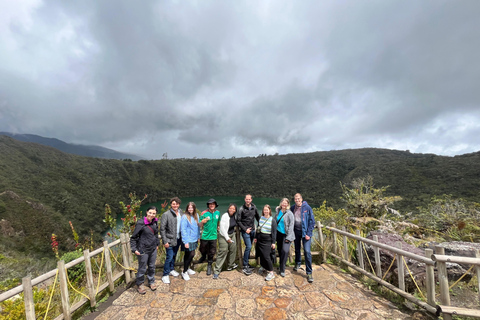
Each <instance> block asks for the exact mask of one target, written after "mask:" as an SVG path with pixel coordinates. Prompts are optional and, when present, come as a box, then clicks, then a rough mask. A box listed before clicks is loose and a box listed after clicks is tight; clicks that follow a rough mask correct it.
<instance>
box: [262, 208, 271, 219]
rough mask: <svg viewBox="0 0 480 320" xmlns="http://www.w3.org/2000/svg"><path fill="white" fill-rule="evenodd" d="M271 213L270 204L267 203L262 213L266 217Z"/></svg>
mask: <svg viewBox="0 0 480 320" xmlns="http://www.w3.org/2000/svg"><path fill="white" fill-rule="evenodd" d="M271 214H272V212H271V209H270V206H268V205H267V206H265V207H263V215H264V216H265V217H267V218H268V217H270V215H271Z"/></svg>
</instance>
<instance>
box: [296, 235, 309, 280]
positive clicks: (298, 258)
mask: <svg viewBox="0 0 480 320" xmlns="http://www.w3.org/2000/svg"><path fill="white" fill-rule="evenodd" d="M302 244H303V254H304V256H305V267H306V269H307V274H311V273H312V252H311V251H310V247H311V246H312V238H310V240H307V239H305V238H302V230H298V229H295V264H300V263H302V255H301V253H300V249H301V245H302Z"/></svg>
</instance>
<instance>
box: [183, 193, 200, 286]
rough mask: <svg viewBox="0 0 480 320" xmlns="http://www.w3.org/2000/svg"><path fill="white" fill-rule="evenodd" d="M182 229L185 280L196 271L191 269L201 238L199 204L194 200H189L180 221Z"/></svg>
mask: <svg viewBox="0 0 480 320" xmlns="http://www.w3.org/2000/svg"><path fill="white" fill-rule="evenodd" d="M180 229H181V233H182V242H183V244H182V251H184V252H185V255H184V257H183V272H182V278H183V279H184V280H185V281H188V280H190V276H191V275H193V274H195V271H193V270H192V269H190V265H191V264H192V261H193V257H195V250H196V249H197V247H198V241H199V239H200V225H199V224H198V213H197V206H196V205H195V203H194V202H189V203H188V204H187V208H186V209H185V213H184V215H183V216H182V220H181V222H180Z"/></svg>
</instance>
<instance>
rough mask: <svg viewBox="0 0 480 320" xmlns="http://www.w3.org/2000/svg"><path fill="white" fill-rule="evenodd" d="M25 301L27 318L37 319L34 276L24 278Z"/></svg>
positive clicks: (30, 319)
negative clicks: (33, 285)
mask: <svg viewBox="0 0 480 320" xmlns="http://www.w3.org/2000/svg"><path fill="white" fill-rule="evenodd" d="M22 285H23V303H24V304H25V317H26V318H27V320H35V303H34V302H33V288H32V277H30V276H28V277H25V278H23V279H22Z"/></svg>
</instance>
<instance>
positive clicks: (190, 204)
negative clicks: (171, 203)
mask: <svg viewBox="0 0 480 320" xmlns="http://www.w3.org/2000/svg"><path fill="white" fill-rule="evenodd" d="M190 206H192V208H193V214H190V212H188V207H190ZM185 214H188V215H189V216H190V217H193V219H195V221H196V222H197V223H198V217H197V205H196V204H195V202H191V201H190V202H189V203H188V204H187V207H186V208H185ZM188 220H189V221H192V220H191V219H188Z"/></svg>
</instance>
